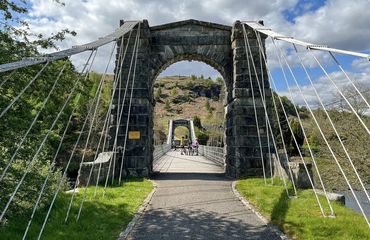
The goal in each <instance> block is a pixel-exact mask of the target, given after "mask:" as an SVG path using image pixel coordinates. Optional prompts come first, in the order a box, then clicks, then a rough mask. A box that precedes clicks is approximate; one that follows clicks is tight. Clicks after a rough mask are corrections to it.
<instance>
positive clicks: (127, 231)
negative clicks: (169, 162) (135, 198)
mask: <svg viewBox="0 0 370 240" xmlns="http://www.w3.org/2000/svg"><path fill="white" fill-rule="evenodd" d="M148 180H149V181H150V182H151V183H152V184H153V190H152V191H151V192H150V193H149V195H148V196H147V197H146V198H145V199H144V201H143V203H142V204H141V206H140V207H139V209H138V210H137V212H136V213H135V215H134V217H133V218H132V219H131V221H130V222H129V224H127V226H126V228H125V230H124V231H123V232H121V233H120V234H119V236H118V238H117V240H125V239H127V237H128V235H129V234H130V233H131V231H132V230H133V229H134V227H135V226H136V224H137V222H138V221H139V219H140V217H141V216H142V215H143V214H144V212H145V210H146V209H147V207H148V205H149V203H150V201H151V200H152V198H153V195H154V193H155V192H156V191H157V187H158V185H157V183H156V182H154V181H153V180H150V179H148Z"/></svg>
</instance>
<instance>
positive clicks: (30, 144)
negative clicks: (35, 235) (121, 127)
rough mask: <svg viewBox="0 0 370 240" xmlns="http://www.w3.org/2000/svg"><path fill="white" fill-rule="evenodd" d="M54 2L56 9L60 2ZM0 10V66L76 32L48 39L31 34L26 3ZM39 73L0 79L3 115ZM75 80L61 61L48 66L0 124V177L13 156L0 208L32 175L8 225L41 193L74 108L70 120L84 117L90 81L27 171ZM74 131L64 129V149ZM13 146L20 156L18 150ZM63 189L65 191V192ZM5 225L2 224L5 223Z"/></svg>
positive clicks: (54, 177)
mask: <svg viewBox="0 0 370 240" xmlns="http://www.w3.org/2000/svg"><path fill="white" fill-rule="evenodd" d="M55 2H57V3H58V2H59V1H55ZM60 4H61V3H60ZM61 5H63V4H61ZM0 10H1V11H0V18H1V19H2V20H0V64H3V63H9V62H13V61H16V60H19V59H22V58H23V57H32V56H35V55H40V54H39V52H38V48H56V41H62V40H63V39H64V38H65V35H66V34H71V35H76V33H75V32H73V31H69V30H68V29H64V30H61V31H60V32H57V33H56V34H53V35H51V36H44V35H42V34H37V33H33V32H31V30H30V28H29V26H28V23H27V22H26V21H25V20H24V19H22V17H23V16H24V15H25V14H27V12H28V8H27V1H25V0H20V1H9V0H4V1H0ZM63 66H65V70H64V72H63V74H62V75H61V77H60V79H59V80H58V83H57V85H56V87H55V89H54V91H53V94H52V95H51V96H50V99H49V101H47V102H46V103H45V107H44V108H43V109H42V111H40V110H41V106H42V105H43V104H44V103H43V102H44V100H45V99H46V97H47V95H48V93H49V91H50V89H51V86H52V85H53V84H54V82H55V81H56V79H57V75H58V73H59V72H60V70H61V69H62V68H63ZM41 68H42V65H35V66H30V67H27V68H21V69H17V70H16V71H13V72H11V73H9V72H5V73H2V74H0V78H1V79H2V82H1V84H2V86H1V88H0V109H4V108H5V107H6V106H7V105H8V104H9V101H10V100H11V99H14V98H15V97H16V96H17V95H18V94H19V92H20V91H21V90H22V89H23V88H24V86H26V85H27V84H28V83H29V81H30V79H32V78H33V77H34V76H35V75H36V73H37V72H39V70H40V69H41ZM78 75H79V73H77V72H76V71H75V69H74V66H73V65H72V63H71V62H70V61H68V60H66V59H62V60H58V61H54V62H51V63H50V64H49V65H48V67H47V68H45V70H44V72H43V73H42V74H41V75H40V76H39V77H38V79H37V81H36V82H34V83H33V84H32V91H26V92H25V93H24V94H22V96H21V97H20V98H19V100H18V101H17V102H16V103H15V104H14V105H13V107H12V108H11V109H10V110H9V111H8V112H7V113H6V115H4V116H3V117H2V119H1V122H0V131H1V134H0V172H3V170H4V169H5V167H6V165H7V164H8V163H9V161H10V159H11V158H12V156H13V154H14V153H15V151H18V152H17V154H16V155H15V156H16V157H15V158H14V161H13V162H12V163H11V164H10V165H9V166H10V167H9V168H8V170H7V173H6V175H5V177H4V179H3V180H2V181H1V182H0V189H1V191H2V192H1V195H2V196H1V198H0V205H1V206H5V204H6V201H7V200H8V199H9V198H10V196H11V194H12V192H13V191H14V189H15V187H16V184H17V183H18V181H19V179H20V178H21V176H22V175H23V173H24V171H25V170H26V168H27V166H32V169H31V172H32V174H31V173H30V174H28V175H27V177H26V178H25V181H24V182H23V184H22V185H21V187H20V188H19V189H18V192H17V194H16V195H15V197H14V200H13V202H12V204H11V205H10V208H9V210H8V211H7V213H6V215H5V218H6V219H8V220H9V221H16V220H17V219H16V216H17V215H18V214H25V213H27V212H28V211H30V210H31V209H32V207H33V206H34V203H35V202H36V199H37V196H38V193H39V192H40V191H41V186H42V182H43V181H44V179H45V177H46V174H47V172H48V168H49V164H50V163H51V162H50V161H51V160H52V159H53V156H54V153H55V152H56V148H57V146H58V145H59V142H60V140H61V134H62V133H63V131H64V129H65V127H66V125H67V124H68V121H67V120H68V119H69V115H70V114H71V111H72V109H73V107H74V106H75V105H76V104H77V108H76V111H75V113H74V115H73V117H74V118H79V117H81V118H85V117H86V116H85V106H82V104H85V103H86V102H87V100H88V99H89V98H88V95H89V93H90V88H91V87H92V85H90V81H87V82H84V83H81V84H80V85H78V86H77V90H76V91H75V93H74V95H73V96H72V98H71V100H70V101H69V104H68V105H67V106H66V108H65V109H64V111H63V112H62V113H61V115H60V118H59V121H58V124H56V126H55V127H54V128H53V129H52V131H51V132H50V135H49V137H48V138H47V140H46V142H45V144H44V147H43V148H42V149H41V151H40V153H39V155H38V157H37V158H36V159H34V160H32V161H33V164H32V165H29V164H30V163H31V159H33V156H34V154H35V151H36V150H37V149H38V147H39V146H40V143H41V141H42V140H43V138H44V137H45V135H46V133H47V132H49V129H50V126H51V124H52V122H53V121H54V119H55V118H56V115H57V113H58V112H59V111H60V109H61V106H62V105H63V103H64V102H65V100H66V97H67V96H68V94H69V93H70V90H71V88H72V86H73V84H74V83H75V82H76V80H77V78H78ZM10 76H11V77H10ZM78 98H80V101H79V102H77V100H76V99H78ZM39 111H40V114H39V115H38V118H37V122H35V125H34V127H33V128H32V129H31V131H30V132H29V134H28V137H27V138H25V141H24V142H23V144H17V143H20V141H21V138H22V137H23V136H24V135H25V132H26V131H27V129H28V128H29V126H30V125H31V122H32V121H33V119H34V117H35V115H36V113H37V112H39ZM73 129H74V128H73V127H70V128H69V129H68V131H67V134H66V137H65V142H64V146H66V145H68V144H65V143H66V142H67V143H68V141H70V142H72V141H73V142H74V140H75V138H76V134H75V132H74V131H73ZM18 146H19V150H17V148H18ZM56 164H57V165H56V166H54V167H53V168H52V170H53V171H52V172H51V175H50V176H49V181H48V184H47V186H46V188H45V191H44V195H43V198H42V199H41V204H40V206H41V207H43V206H45V204H47V203H48V202H49V201H50V198H51V197H52V193H54V192H55V188H56V184H57V182H58V181H59V179H60V176H61V169H60V167H62V166H61V165H58V162H57V163H56ZM63 186H64V185H63ZM62 189H63V190H64V187H63V188H62ZM6 219H5V220H4V222H6ZM2 223H3V222H2ZM2 223H1V224H2Z"/></svg>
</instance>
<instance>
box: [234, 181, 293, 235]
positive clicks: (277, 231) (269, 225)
mask: <svg viewBox="0 0 370 240" xmlns="http://www.w3.org/2000/svg"><path fill="white" fill-rule="evenodd" d="M237 181H238V180H235V181H232V183H231V188H232V191H233V194H234V195H235V196H236V197H237V198H238V199H239V201H240V202H241V203H242V204H243V205H244V206H245V207H247V208H248V209H249V210H251V211H252V212H253V213H254V214H255V215H256V216H257V217H258V218H259V219H260V220H261V221H262V222H263V223H264V224H265V225H266V226H267V228H269V230H270V231H271V232H274V233H275V234H276V235H278V236H279V237H280V239H282V240H289V238H288V236H287V235H285V234H284V233H283V232H282V231H281V230H280V229H279V228H278V226H276V225H274V224H272V223H271V222H270V221H269V220H268V219H267V218H265V217H264V216H262V214H261V213H260V212H259V211H258V210H257V208H256V207H255V206H254V205H253V204H251V203H250V202H249V201H248V200H247V199H245V198H244V197H243V196H242V195H241V194H240V193H239V191H238V190H237V189H236V183H237Z"/></svg>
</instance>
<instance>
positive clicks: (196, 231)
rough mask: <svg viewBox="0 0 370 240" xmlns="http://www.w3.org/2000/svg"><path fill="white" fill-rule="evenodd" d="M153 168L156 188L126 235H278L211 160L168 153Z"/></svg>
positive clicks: (267, 237) (132, 237) (230, 236)
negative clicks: (244, 201) (250, 206)
mask: <svg viewBox="0 0 370 240" xmlns="http://www.w3.org/2000/svg"><path fill="white" fill-rule="evenodd" d="M155 170H157V171H159V173H158V174H157V175H156V176H155V177H154V180H155V182H156V183H157V184H158V189H157V191H156V193H155V194H154V196H153V198H152V200H151V202H150V205H149V206H148V209H147V210H146V212H145V213H144V215H143V216H142V218H141V219H140V220H139V221H138V223H137V225H136V226H135V227H134V229H133V231H132V232H131V234H130V235H129V236H128V239H137V240H139V239H140V240H141V239H176V240H181V239H207V240H208V239H279V238H278V236H276V235H275V234H274V233H272V232H270V230H269V229H268V228H267V227H266V226H265V225H264V224H263V223H262V221H261V220H260V219H259V218H258V217H257V216H256V215H255V214H254V213H253V212H252V211H250V210H248V209H247V208H246V207H245V206H244V205H243V204H242V203H241V202H240V201H239V200H238V199H237V198H236V197H235V196H234V194H233V192H232V188H231V182H232V181H231V180H230V179H228V178H226V177H225V176H224V174H223V169H222V168H221V167H219V166H217V165H215V164H213V162H211V161H209V160H207V159H205V158H203V157H200V156H184V155H180V153H179V152H169V153H168V154H167V155H165V156H163V157H162V158H161V159H160V160H159V162H158V164H156V165H155Z"/></svg>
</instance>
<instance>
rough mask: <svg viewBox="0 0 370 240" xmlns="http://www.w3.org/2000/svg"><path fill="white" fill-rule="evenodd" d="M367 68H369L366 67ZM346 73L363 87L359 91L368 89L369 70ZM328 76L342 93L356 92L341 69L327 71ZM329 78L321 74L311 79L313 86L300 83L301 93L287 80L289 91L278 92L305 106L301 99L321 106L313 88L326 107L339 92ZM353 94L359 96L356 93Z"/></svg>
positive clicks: (337, 96) (369, 82)
mask: <svg viewBox="0 0 370 240" xmlns="http://www.w3.org/2000/svg"><path fill="white" fill-rule="evenodd" d="M357 62H358V60H354V61H353V62H352V64H356V63H357ZM356 65H357V64H356ZM357 66H358V65H357ZM367 70H370V68H369V67H367ZM347 74H348V76H349V78H350V79H351V81H352V82H353V83H354V84H355V85H356V86H357V87H360V86H361V87H362V88H363V89H361V88H360V89H359V90H360V91H362V90H364V89H370V71H368V72H348V71H347ZM311 77H312V76H311ZM329 77H330V79H331V80H333V81H334V82H335V84H336V86H337V87H338V88H339V90H340V91H341V92H342V93H344V94H345V95H346V96H347V94H346V93H347V91H350V92H351V93H356V92H355V90H354V87H353V85H352V84H351V82H350V81H349V80H348V79H347V78H346V76H345V75H344V74H343V72H342V71H333V72H331V73H329ZM330 79H329V78H328V77H327V76H326V75H324V74H322V75H321V76H320V77H318V78H317V79H313V86H312V85H311V84H305V85H300V88H301V90H302V92H303V95H302V94H301V92H300V91H299V88H298V87H297V85H296V84H294V83H293V81H289V82H291V84H290V92H291V93H290V92H289V91H288V89H287V90H285V91H280V92H279V94H280V95H284V96H287V97H289V98H290V99H291V100H293V102H294V103H296V104H299V105H301V106H305V102H304V100H303V99H306V101H307V102H308V104H309V105H310V106H311V107H313V108H316V107H318V106H321V105H320V102H319V100H318V97H317V95H316V93H315V89H316V91H317V92H318V95H319V97H320V99H321V101H322V102H323V103H324V104H325V105H328V107H333V106H334V105H332V103H333V102H336V101H338V100H340V93H339V91H338V89H337V88H336V87H335V86H334V84H333V83H332V82H331V81H330ZM355 95H356V96H359V95H358V94H357V93H356V94H355ZM353 97H354V96H353ZM359 101H362V100H359Z"/></svg>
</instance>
